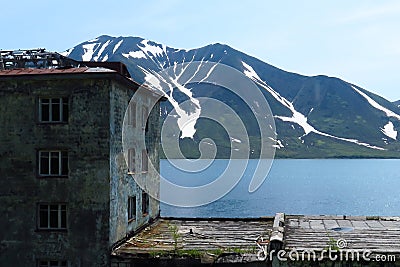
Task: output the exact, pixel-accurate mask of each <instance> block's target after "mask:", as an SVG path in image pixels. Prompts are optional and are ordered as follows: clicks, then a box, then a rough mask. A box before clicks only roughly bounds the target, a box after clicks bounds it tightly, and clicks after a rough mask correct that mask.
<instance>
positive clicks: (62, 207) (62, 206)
mask: <svg viewBox="0 0 400 267" xmlns="http://www.w3.org/2000/svg"><path fill="white" fill-rule="evenodd" d="M55 205H57V210H56V211H57V227H52V226H51V224H52V222H51V220H52V219H51V217H52V211H53V212H54V210H52V209H51V206H55ZM42 206H43V207H46V208H45V209H42ZM36 209H37V215H36V216H37V217H36V221H37V230H39V231H67V222H68V205H67V203H61V202H54V203H49V202H39V203H37V205H36ZM44 210H47V226H42V225H41V223H42V221H41V215H42V214H41V212H42V211H44ZM63 212H64V216H63ZM63 224H64V225H65V227H63Z"/></svg>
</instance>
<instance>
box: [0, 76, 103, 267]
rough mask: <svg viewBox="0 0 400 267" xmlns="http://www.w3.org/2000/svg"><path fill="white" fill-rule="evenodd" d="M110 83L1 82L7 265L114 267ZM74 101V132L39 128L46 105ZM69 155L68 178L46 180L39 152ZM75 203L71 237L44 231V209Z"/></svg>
mask: <svg viewBox="0 0 400 267" xmlns="http://www.w3.org/2000/svg"><path fill="white" fill-rule="evenodd" d="M109 85H110V81H107V80H87V79H85V80H82V79H77V80H74V79H67V80H61V79H58V80H52V81H49V80H22V79H14V80H9V81H4V80H1V81H0V124H1V127H0V144H1V145H0V170H1V171H0V173H1V179H0V203H1V205H0V216H1V218H2V219H1V220H0V262H1V265H4V266H36V260H37V259H61V260H68V261H69V263H70V266H107V265H108V262H109V259H108V256H109V255H108V254H109V240H108V234H109V214H110V209H109V201H110V199H109V198H110V188H109V184H110V181H109V151H110V149H109V146H110V142H109V137H110V130H109V127H110V125H109V117H110V115H109V110H110V109H109V108H106V107H108V106H109V103H110V102H109V96H110V94H109V90H108V88H109V87H110V86H109ZM40 96H42V97H43V96H45V97H60V96H63V97H64V96H68V97H69V101H70V103H69V104H70V106H69V107H70V116H69V123H68V124H39V123H37V112H38V98H39V97H40ZM49 148H51V149H66V150H68V156H69V175H68V178H38V176H37V150H38V149H49ZM39 202H65V203H67V230H66V231H43V230H38V229H37V203H39Z"/></svg>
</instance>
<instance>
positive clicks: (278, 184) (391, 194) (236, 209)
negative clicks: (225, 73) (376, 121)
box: [161, 159, 400, 217]
mask: <svg viewBox="0 0 400 267" xmlns="http://www.w3.org/2000/svg"><path fill="white" fill-rule="evenodd" d="M256 163H257V161H256V160H251V161H250V162H249V165H248V168H247V170H246V172H245V174H244V176H243V178H242V179H241V180H240V182H239V183H238V185H237V186H236V187H235V188H234V189H233V190H232V191H231V192H229V193H228V194H227V195H225V196H224V197H223V198H221V199H219V200H217V201H215V202H213V203H211V204H208V205H205V206H200V207H196V208H178V207H173V206H170V205H166V204H161V215H162V216H164V217H167V216H172V217H260V216H271V215H274V214H275V213H276V212H285V213H286V214H305V215H322V214H325V215H377V216H378V215H379V216H395V215H397V216H399V215H400V160H398V159H318V160H316V159H312V160H311V159H304V160H303V159H302V160H298V159H278V160H275V161H274V162H273V165H272V168H271V171H270V172H269V174H268V176H267V179H266V180H265V182H264V183H263V184H262V186H261V187H260V188H259V189H258V190H257V191H256V192H254V193H249V192H248V186H249V182H250V180H251V177H252V176H251V175H252V173H253V171H254V167H255V165H256ZM226 165H227V160H216V161H215V162H214V163H213V164H212V165H211V166H210V167H209V168H207V169H206V170H204V171H203V172H201V173H196V174H193V173H188V172H183V171H179V170H178V169H176V168H174V166H172V165H171V164H170V163H169V162H168V161H166V160H162V161H161V174H162V175H163V177H165V178H166V179H168V180H170V181H172V182H175V183H177V184H180V185H186V186H189V185H200V184H206V183H208V182H210V181H212V180H213V179H215V178H216V177H218V175H219V174H220V173H221V172H222V171H223V170H224V169H225V167H226ZM162 195H163V188H162V187H161V196H162Z"/></svg>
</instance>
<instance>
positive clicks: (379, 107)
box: [351, 86, 400, 120]
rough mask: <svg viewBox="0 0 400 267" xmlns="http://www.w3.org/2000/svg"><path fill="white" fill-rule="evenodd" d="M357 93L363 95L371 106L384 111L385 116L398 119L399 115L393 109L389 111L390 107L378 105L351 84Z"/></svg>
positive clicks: (399, 118)
mask: <svg viewBox="0 0 400 267" xmlns="http://www.w3.org/2000/svg"><path fill="white" fill-rule="evenodd" d="M351 87H352V88H353V89H354V90H355V91H356V92H357V93H359V94H360V95H361V96H362V97H364V98H365V99H366V100H367V101H368V103H369V104H370V105H371V106H373V107H374V108H376V109H378V110H381V111H383V112H385V113H386V116H388V117H393V118H396V119H398V120H400V115H399V114H396V113H394V112H393V111H391V110H390V109H387V108H385V107H382V106H381V105H379V104H378V103H377V102H376V101H375V100H373V99H372V98H370V97H369V96H368V95H367V94H365V93H364V92H362V91H361V90H359V89H357V88H356V87H355V86H351Z"/></svg>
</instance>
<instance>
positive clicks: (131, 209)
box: [128, 192, 150, 221]
mask: <svg viewBox="0 0 400 267" xmlns="http://www.w3.org/2000/svg"><path fill="white" fill-rule="evenodd" d="M149 205H150V199H149V195H148V194H147V193H146V192H142V214H143V216H145V215H147V214H148V213H149ZM135 219H136V196H131V197H128V220H129V221H132V220H135Z"/></svg>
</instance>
